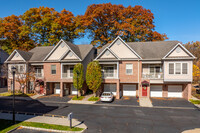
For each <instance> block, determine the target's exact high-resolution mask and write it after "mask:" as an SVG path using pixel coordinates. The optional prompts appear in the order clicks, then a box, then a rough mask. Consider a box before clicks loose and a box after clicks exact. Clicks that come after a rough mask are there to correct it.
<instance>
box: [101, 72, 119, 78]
mask: <svg viewBox="0 0 200 133" xmlns="http://www.w3.org/2000/svg"><path fill="white" fill-rule="evenodd" d="M102 78H104V79H106V78H110V79H112V78H117V75H116V74H115V73H102Z"/></svg>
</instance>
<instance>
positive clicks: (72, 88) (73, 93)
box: [71, 84, 77, 95]
mask: <svg viewBox="0 0 200 133" xmlns="http://www.w3.org/2000/svg"><path fill="white" fill-rule="evenodd" d="M71 91H72V93H71V94H72V95H76V94H77V89H76V88H75V87H74V85H73V84H71Z"/></svg>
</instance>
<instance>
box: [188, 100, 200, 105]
mask: <svg viewBox="0 0 200 133" xmlns="http://www.w3.org/2000/svg"><path fill="white" fill-rule="evenodd" d="M190 102H191V103H193V104H200V100H193V99H190Z"/></svg>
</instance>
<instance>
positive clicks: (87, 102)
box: [67, 94, 97, 104]
mask: <svg viewBox="0 0 200 133" xmlns="http://www.w3.org/2000/svg"><path fill="white" fill-rule="evenodd" d="M92 96H93V94H90V95H86V96H85V98H84V99H83V100H72V99H71V100H70V101H68V102H67V103H73V104H95V103H96V102H97V101H88V99H89V98H90V97H92Z"/></svg>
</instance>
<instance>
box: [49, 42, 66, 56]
mask: <svg viewBox="0 0 200 133" xmlns="http://www.w3.org/2000/svg"><path fill="white" fill-rule="evenodd" d="M57 45H58V46H57V47H56V49H55V50H54V51H53V53H52V54H51V55H50V56H49V57H48V58H47V60H59V59H60V58H61V57H62V56H63V55H64V53H65V52H66V51H68V50H69V48H68V46H67V44H66V43H65V42H63V41H61V42H60V43H59V44H57Z"/></svg>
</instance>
